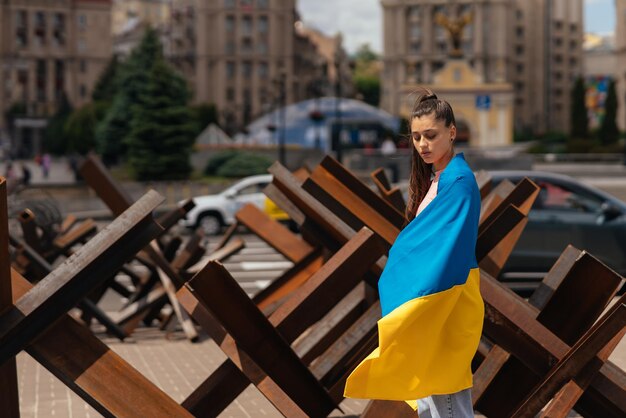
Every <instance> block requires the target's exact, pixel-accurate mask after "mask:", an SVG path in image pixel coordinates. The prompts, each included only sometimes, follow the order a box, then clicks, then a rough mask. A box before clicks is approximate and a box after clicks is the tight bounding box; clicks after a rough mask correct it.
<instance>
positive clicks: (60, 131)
mask: <svg viewBox="0 0 626 418" xmlns="http://www.w3.org/2000/svg"><path fill="white" fill-rule="evenodd" d="M72 110H73V109H72V105H71V104H70V102H69V100H68V99H67V95H66V94H65V93H63V94H62V95H61V98H60V100H59V103H58V105H57V110H56V113H55V114H54V115H53V116H52V117H51V118H50V119H49V120H48V125H47V126H46V130H45V132H44V150H45V151H47V152H50V153H52V154H56V155H61V154H64V153H65V152H66V150H67V138H66V137H65V132H64V129H65V123H66V122H67V120H68V118H69V117H70V115H71V114H72Z"/></svg>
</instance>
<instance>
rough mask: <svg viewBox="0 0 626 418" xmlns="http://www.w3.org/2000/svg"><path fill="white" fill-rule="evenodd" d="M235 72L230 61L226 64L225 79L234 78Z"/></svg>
mask: <svg viewBox="0 0 626 418" xmlns="http://www.w3.org/2000/svg"><path fill="white" fill-rule="evenodd" d="M235 70H236V66H235V63H234V62H232V61H228V62H227V63H226V77H227V78H231V79H232V78H235Z"/></svg>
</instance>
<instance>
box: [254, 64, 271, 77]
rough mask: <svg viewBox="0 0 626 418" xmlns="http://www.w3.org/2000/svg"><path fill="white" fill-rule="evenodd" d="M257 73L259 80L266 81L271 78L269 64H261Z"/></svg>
mask: <svg viewBox="0 0 626 418" xmlns="http://www.w3.org/2000/svg"><path fill="white" fill-rule="evenodd" d="M257 71H258V73H259V78H261V79H266V78H267V77H268V76H269V67H268V65H267V62H260V63H259V67H258V69H257Z"/></svg>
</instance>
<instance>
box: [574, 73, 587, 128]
mask: <svg viewBox="0 0 626 418" xmlns="http://www.w3.org/2000/svg"><path fill="white" fill-rule="evenodd" d="M571 136H572V138H578V139H587V138H588V137H589V119H588V116H587V107H586V106H585V82H584V80H583V78H582V77H578V78H577V79H576V82H575V83H574V87H573V89H572V105H571Z"/></svg>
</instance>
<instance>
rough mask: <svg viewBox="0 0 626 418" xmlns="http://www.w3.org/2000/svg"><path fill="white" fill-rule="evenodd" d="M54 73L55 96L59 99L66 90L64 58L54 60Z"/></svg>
mask: <svg viewBox="0 0 626 418" xmlns="http://www.w3.org/2000/svg"><path fill="white" fill-rule="evenodd" d="M54 74H55V78H54V98H55V100H57V101H59V100H61V97H62V96H63V92H64V91H65V63H64V62H63V61H62V60H56V61H55V62H54Z"/></svg>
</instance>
